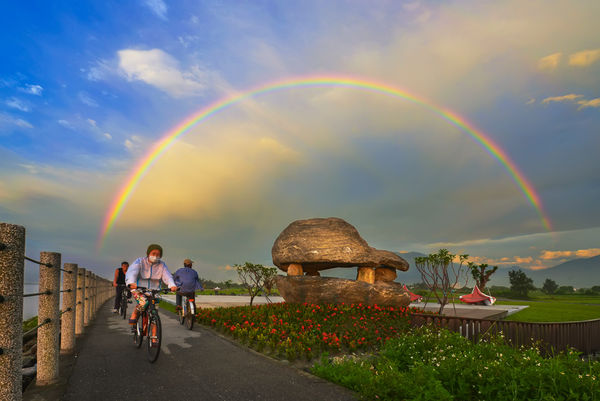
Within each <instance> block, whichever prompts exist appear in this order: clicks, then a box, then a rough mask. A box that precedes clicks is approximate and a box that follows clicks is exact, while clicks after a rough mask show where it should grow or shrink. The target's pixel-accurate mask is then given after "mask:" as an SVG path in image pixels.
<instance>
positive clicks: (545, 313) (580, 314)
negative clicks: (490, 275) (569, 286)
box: [496, 297, 600, 322]
mask: <svg viewBox="0 0 600 401" xmlns="http://www.w3.org/2000/svg"><path fill="white" fill-rule="evenodd" d="M595 301H596V302H598V301H600V299H599V298H598V297H596V299H595ZM496 304H497V305H528V306H529V308H526V309H523V310H522V311H520V312H517V313H515V314H514V315H511V316H509V317H507V318H506V320H513V321H518V322H571V321H578V320H590V319H600V302H598V303H596V304H595V305H594V304H592V303H591V302H590V304H587V303H583V302H573V301H572V300H571V299H568V300H565V301H563V300H544V301H541V300H540V301H498V302H496Z"/></svg>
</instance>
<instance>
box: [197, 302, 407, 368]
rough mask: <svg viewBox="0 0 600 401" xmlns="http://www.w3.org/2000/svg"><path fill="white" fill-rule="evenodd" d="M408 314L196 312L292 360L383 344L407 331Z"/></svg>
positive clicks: (304, 308) (329, 308) (270, 308)
mask: <svg viewBox="0 0 600 401" xmlns="http://www.w3.org/2000/svg"><path fill="white" fill-rule="evenodd" d="M409 313H410V309H409V308H394V307H379V306H377V305H375V306H366V305H362V304H358V305H354V304H352V305H347V304H339V305H313V304H306V303H305V304H288V303H278V304H269V305H259V306H253V307H250V306H241V307H233V308H216V309H201V310H200V311H199V312H198V314H197V315H196V316H197V318H198V321H199V322H200V323H203V324H205V325H208V326H212V327H214V328H216V329H217V330H219V331H221V332H223V333H226V334H228V335H231V336H233V337H234V338H236V339H238V340H239V341H241V342H243V343H245V344H247V345H249V346H251V347H253V348H255V349H257V350H258V351H269V352H271V353H274V354H275V355H277V356H280V357H285V358H287V359H289V360H293V359H295V358H299V357H306V358H307V359H312V358H313V356H316V355H319V354H320V353H321V352H323V351H329V352H333V353H337V352H340V351H356V350H366V349H372V348H375V347H379V346H381V345H382V344H384V343H385V342H386V341H387V340H389V339H390V338H393V337H395V336H397V335H398V334H400V333H402V332H405V331H406V330H407V329H408V327H409Z"/></svg>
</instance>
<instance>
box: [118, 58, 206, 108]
mask: <svg viewBox="0 0 600 401" xmlns="http://www.w3.org/2000/svg"><path fill="white" fill-rule="evenodd" d="M118 55H119V67H120V68H121V71H122V72H123V73H124V74H125V76H126V77H127V79H128V80H130V81H142V82H145V83H147V84H148V85H152V86H154V87H156V88H158V89H160V90H162V91H164V92H166V93H168V94H169V95H171V96H173V97H185V96H194V95H198V94H200V93H202V92H203V91H204V90H205V89H206V86H207V85H206V83H205V81H206V80H207V79H208V75H209V74H210V73H209V72H207V71H202V70H201V69H200V67H198V66H193V67H192V68H190V69H189V70H188V71H183V70H180V69H179V63H178V61H177V60H176V59H175V58H174V57H172V56H171V55H170V54H168V53H165V52H164V51H162V50H160V49H152V50H133V49H126V50H120V51H119V52H118Z"/></svg>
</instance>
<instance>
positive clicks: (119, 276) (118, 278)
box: [113, 262, 129, 313]
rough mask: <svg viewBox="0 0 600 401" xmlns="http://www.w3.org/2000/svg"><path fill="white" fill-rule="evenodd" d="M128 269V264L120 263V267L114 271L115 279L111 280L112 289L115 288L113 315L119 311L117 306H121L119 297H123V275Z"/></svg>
mask: <svg viewBox="0 0 600 401" xmlns="http://www.w3.org/2000/svg"><path fill="white" fill-rule="evenodd" d="M128 267H129V263H128V262H121V267H119V268H118V269H116V270H115V278H114V280H113V287H116V293H115V307H114V308H113V313H117V312H118V311H119V306H121V295H123V290H124V289H125V288H126V287H125V273H127V268H128Z"/></svg>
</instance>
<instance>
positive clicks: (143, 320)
mask: <svg viewBox="0 0 600 401" xmlns="http://www.w3.org/2000/svg"><path fill="white" fill-rule="evenodd" d="M137 289H138V290H139V291H142V293H144V294H145V295H146V297H147V299H148V306H147V307H146V309H145V310H144V311H143V312H141V314H140V316H139V318H138V322H137V326H136V328H135V330H134V333H133V340H134V343H135V345H136V347H137V348H140V347H141V345H142V342H143V340H144V336H146V337H147V348H148V360H149V361H150V363H154V362H155V361H156V360H157V359H158V355H159V354H160V345H161V342H162V339H161V338H162V328H161V322H160V316H159V315H158V309H157V308H156V305H158V303H160V298H159V297H157V296H156V295H157V294H158V293H160V292H162V291H163V290H148V289H147V288H143V287H138V288H137ZM152 327H155V329H154V330H152Z"/></svg>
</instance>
